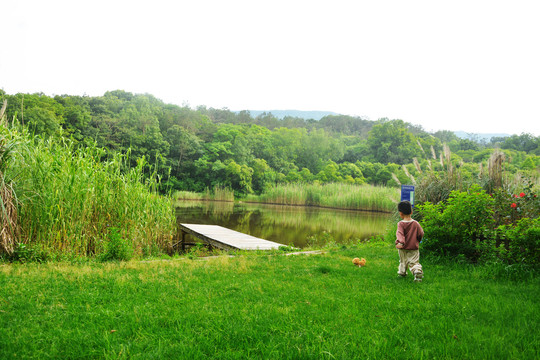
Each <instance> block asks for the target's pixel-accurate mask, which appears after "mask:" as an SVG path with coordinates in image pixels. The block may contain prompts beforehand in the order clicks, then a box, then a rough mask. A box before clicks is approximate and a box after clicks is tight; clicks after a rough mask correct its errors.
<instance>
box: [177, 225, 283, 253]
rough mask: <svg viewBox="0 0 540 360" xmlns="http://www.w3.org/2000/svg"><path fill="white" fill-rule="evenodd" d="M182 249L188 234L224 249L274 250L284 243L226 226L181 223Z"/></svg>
mask: <svg viewBox="0 0 540 360" xmlns="http://www.w3.org/2000/svg"><path fill="white" fill-rule="evenodd" d="M179 230H180V232H181V240H180V243H181V244H182V250H184V249H185V244H186V242H185V236H186V234H189V235H192V236H194V237H196V238H198V239H200V240H203V241H204V242H206V243H207V244H209V245H211V246H213V247H215V248H218V249H224V250H236V249H239V250H272V249H277V248H279V247H280V246H283V244H278V243H275V242H273V241H268V240H264V239H260V238H257V237H254V236H251V235H248V234H244V233H241V232H238V231H234V230H231V229H227V228H224V227H222V226H218V225H200V224H179Z"/></svg>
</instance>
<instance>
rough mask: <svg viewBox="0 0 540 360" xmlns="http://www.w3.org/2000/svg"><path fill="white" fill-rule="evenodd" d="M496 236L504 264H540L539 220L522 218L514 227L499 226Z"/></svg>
mask: <svg viewBox="0 0 540 360" xmlns="http://www.w3.org/2000/svg"><path fill="white" fill-rule="evenodd" d="M497 234H498V235H499V238H500V239H501V244H500V246H499V253H500V255H501V258H502V259H504V260H506V262H508V263H511V264H515V263H523V264H527V265H538V264H540V218H536V219H529V218H524V219H521V220H519V221H518V222H517V224H516V225H515V226H513V225H502V226H499V228H498V229H497Z"/></svg>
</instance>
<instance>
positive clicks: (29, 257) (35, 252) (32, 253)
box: [3, 243, 50, 263]
mask: <svg viewBox="0 0 540 360" xmlns="http://www.w3.org/2000/svg"><path fill="white" fill-rule="evenodd" d="M3 257H4V259H6V260H7V261H17V262H21V263H26V262H37V263H43V262H46V261H47V260H49V258H50V256H49V254H48V253H47V252H46V251H44V250H43V249H40V248H39V247H37V246H35V245H34V246H31V245H27V244H25V243H18V244H17V246H16V247H15V249H14V251H13V253H11V254H3Z"/></svg>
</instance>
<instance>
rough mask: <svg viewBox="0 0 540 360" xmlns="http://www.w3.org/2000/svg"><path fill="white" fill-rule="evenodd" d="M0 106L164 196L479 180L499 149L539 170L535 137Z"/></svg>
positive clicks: (195, 112)
mask: <svg viewBox="0 0 540 360" xmlns="http://www.w3.org/2000/svg"><path fill="white" fill-rule="evenodd" d="M0 99H1V100H2V101H4V100H7V108H6V109H5V114H6V115H7V119H8V121H17V122H20V123H23V124H25V125H26V126H27V127H28V128H29V129H30V130H31V131H32V132H33V133H34V134H36V135H39V136H40V137H42V138H46V137H49V136H68V137H70V138H72V139H73V140H74V141H75V143H76V144H78V146H88V145H92V146H94V144H96V145H97V146H98V147H104V148H107V149H110V150H111V156H112V154H113V153H114V152H120V153H124V154H125V153H129V159H130V161H131V165H132V166H135V165H136V163H137V159H140V158H142V157H144V158H145V160H146V163H148V164H150V165H149V166H152V167H153V171H155V173H156V174H158V176H159V177H160V181H161V184H162V189H161V190H162V191H174V190H188V191H203V190H204V189H206V188H214V187H215V186H221V187H230V188H231V189H233V190H234V191H235V192H236V193H237V194H248V193H256V194H260V193H261V192H263V191H264V190H265V189H268V188H269V187H271V186H274V185H275V184H280V183H296V182H306V183H329V182H343V183H356V184H363V183H369V184H374V185H386V186H395V185H398V184H400V183H410V182H414V179H415V177H416V176H418V175H419V174H420V173H422V172H423V171H433V172H437V171H440V170H447V169H448V166H449V164H451V166H453V167H454V168H459V169H460V174H461V176H463V178H465V179H466V178H473V177H474V178H478V177H479V176H481V175H482V172H484V171H488V170H487V165H488V164H487V161H488V159H489V158H490V156H491V154H492V153H493V150H494V149H495V148H500V149H502V150H503V152H504V154H505V156H506V169H505V170H506V171H507V172H509V173H513V174H516V173H524V174H526V175H527V176H529V177H530V176H532V177H535V178H536V179H537V178H538V168H539V166H540V138H539V137H534V136H532V135H530V134H521V135H512V136H510V137H504V138H492V139H491V141H490V142H479V141H475V140H474V139H460V138H458V137H457V136H456V135H455V134H454V133H453V132H450V131H438V132H436V133H429V132H426V131H424V130H423V129H422V128H421V127H419V126H416V125H412V124H409V123H406V122H403V121H401V120H389V119H380V120H378V121H369V120H365V119H362V118H359V117H351V116H345V115H338V116H326V117H324V118H322V119H321V120H319V121H316V120H313V119H307V120H306V119H301V118H296V117H285V118H284V119H277V118H276V117H275V116H273V115H272V114H270V113H263V114H260V115H258V116H256V117H252V116H251V114H250V113H249V112H248V111H241V112H238V113H237V112H233V111H230V110H228V109H213V108H207V107H204V106H202V107H198V108H196V109H192V108H190V107H188V106H177V105H171V104H165V103H163V102H162V101H161V100H159V99H157V98H155V97H154V96H152V95H148V94H132V93H129V92H125V91H120V90H117V91H110V92H107V93H105V94H104V95H103V96H98V97H89V96H70V95H60V96H55V97H49V96H46V95H44V94H15V95H9V94H6V93H5V92H3V91H0Z"/></svg>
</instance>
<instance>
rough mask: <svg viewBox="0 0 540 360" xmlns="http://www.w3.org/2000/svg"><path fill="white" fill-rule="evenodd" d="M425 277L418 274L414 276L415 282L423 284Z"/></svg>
mask: <svg viewBox="0 0 540 360" xmlns="http://www.w3.org/2000/svg"><path fill="white" fill-rule="evenodd" d="M423 277H424V274H423V273H416V274H414V281H415V282H422V278H423Z"/></svg>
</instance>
